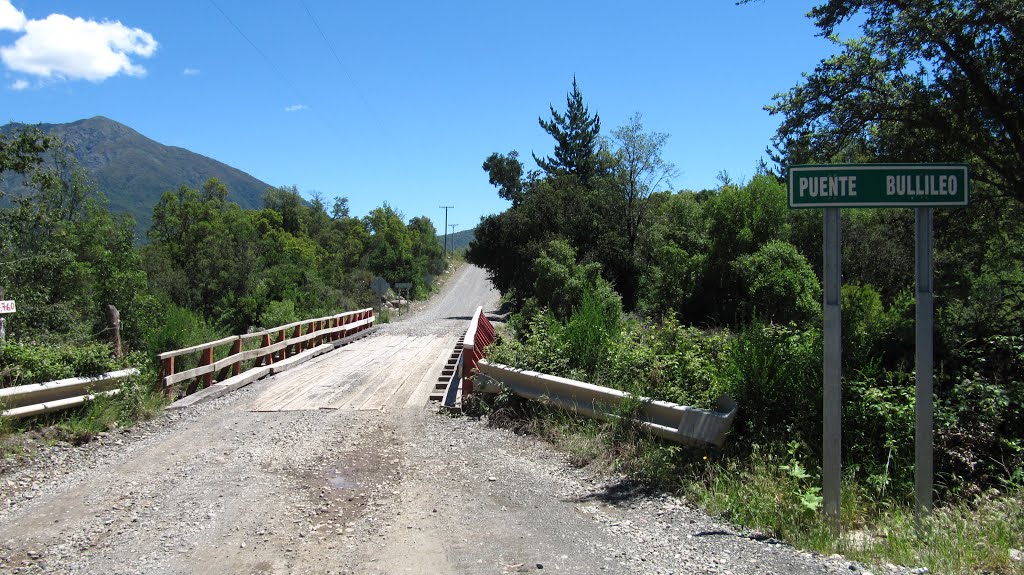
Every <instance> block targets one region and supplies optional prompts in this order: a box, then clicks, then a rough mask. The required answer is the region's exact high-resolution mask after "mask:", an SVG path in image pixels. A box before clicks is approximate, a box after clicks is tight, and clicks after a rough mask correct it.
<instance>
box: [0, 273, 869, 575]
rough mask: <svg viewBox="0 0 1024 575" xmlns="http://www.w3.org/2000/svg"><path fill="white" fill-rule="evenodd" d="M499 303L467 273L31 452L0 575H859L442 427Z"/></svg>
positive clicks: (509, 444) (458, 424)
mask: <svg viewBox="0 0 1024 575" xmlns="http://www.w3.org/2000/svg"><path fill="white" fill-rule="evenodd" d="M496 303H497V294H496V293H495V292H494V291H493V290H491V289H490V286H489V284H488V283H487V282H486V278H485V277H484V275H483V273H482V271H481V270H479V269H477V268H473V267H469V266H467V267H465V268H464V269H462V270H460V272H459V273H458V275H457V276H456V277H453V278H452V279H451V280H450V281H449V283H448V284H447V285H446V287H445V289H444V291H443V293H442V294H441V295H440V296H438V297H436V298H435V301H433V302H431V303H430V304H429V305H428V306H427V307H426V308H425V309H423V310H422V311H421V312H419V313H417V314H414V315H412V316H407V317H405V318H403V319H401V320H400V321H396V322H394V323H390V324H386V325H385V326H383V327H382V328H381V329H380V330H379V331H378V332H377V333H376V334H374V335H373V336H371V337H368V338H366V339H365V340H362V341H361V342H358V343H359V345H360V346H361V347H357V346H356V344H353V346H350V347H347V348H342V349H341V350H338V351H335V352H332V353H329V354H327V355H324V356H322V357H321V358H318V359H317V360H314V361H311V362H309V363H308V364H306V365H304V366H302V367H299V368H296V369H295V370H292V371H290V372H286V373H284V374H281V375H278V376H274V377H272V378H268V379H265V380H262V381H259V382H256V383H254V384H253V385H251V386H249V387H247V388H244V389H241V390H239V391H237V392H235V393H233V394H230V395H228V396H225V397H222V398H220V399H218V400H215V401H213V402H210V403H206V404H202V405H198V406H195V407H192V408H189V409H187V410H184V411H181V412H176V413H166V414H164V415H163V416H161V417H159V418H157V419H156V420H154V421H152V422H148V423H145V424H142V425H140V426H139V427H137V428H135V429H132V430H128V431H120V432H114V433H111V434H109V435H108V436H106V437H103V438H101V439H100V440H99V441H96V442H93V443H92V444H89V445H88V446H85V447H83V448H72V447H70V446H62V445H57V446H52V447H43V448H41V449H40V451H39V455H38V456H37V457H35V458H34V459H33V460H32V461H31V462H30V463H29V464H27V465H21V466H18V467H16V468H13V469H8V470H6V471H3V472H2V474H0V572H3V573H124V574H128V573H139V574H142V573H145V574H171V573H174V574H178V573H181V574H185V573H254V574H255V573H260V574H272V573H273V574H277V573H333V574H340V573H358V574H363V573H423V574H434V573H464V574H491V573H522V572H533V571H557V572H563V573H735V574H740V573H758V574H766V573H778V574H782V573H855V572H858V571H859V569H860V568H859V566H856V565H851V564H849V563H848V562H846V561H844V560H842V559H841V558H839V557H833V558H822V557H814V556H811V555H808V554H804V553H800V552H797V551H794V550H793V549H792V548H790V547H788V546H785V545H781V544H778V543H775V542H771V541H754V540H752V539H749V538H746V537H742V536H739V535H736V534H735V533H734V531H733V530H732V529H731V528H729V527H727V526H723V525H720V524H718V523H716V522H715V521H713V520H711V519H709V518H707V517H706V516H704V515H703V514H701V513H699V512H696V511H694V510H692V509H690V508H688V507H687V506H686V505H684V504H683V502H681V501H679V500H677V499H675V498H672V497H668V496H664V495H650V494H637V493H634V492H631V491H630V490H628V489H625V490H624V489H623V488H622V487H623V485H624V484H623V483H621V482H619V481H618V480H617V479H616V478H608V477H601V476H596V475H594V474H592V473H591V472H590V471H588V470H585V469H582V470H581V469H574V468H572V467H570V466H568V465H567V464H566V462H565V458H564V457H563V456H562V455H561V454H559V453H557V452H554V451H553V450H551V449H549V448H548V447H546V446H545V445H544V444H541V443H538V442H536V441H534V440H532V439H530V438H524V437H518V436H515V435H512V434H510V433H508V432H506V431H502V430H495V429H490V428H487V427H486V426H485V425H484V424H482V423H481V422H479V421H474V420H470V419H467V418H450V417H447V416H440V415H437V414H435V412H434V410H433V409H432V408H430V407H429V406H428V405H426V401H425V397H426V396H425V394H423V388H422V385H423V384H424V383H425V382H428V383H429V381H430V380H431V378H433V379H436V374H437V372H436V371H434V372H431V371H430V370H432V369H434V368H435V366H436V365H438V364H437V360H438V359H439V357H444V356H445V355H447V354H448V352H449V351H450V349H451V347H452V345H453V344H454V342H455V339H456V338H457V336H458V334H459V332H460V331H464V330H465V328H466V324H467V320H468V316H469V315H470V314H471V313H472V311H473V310H474V309H475V308H476V306H478V305H481V304H482V305H484V306H485V309H493V308H494V307H495V305H496ZM403 343H404V344H405V345H403ZM409 344H415V345H414V347H416V350H417V351H416V352H415V353H413V352H410V351H409V347H410V345H409ZM435 351H436V352H437V354H438V356H437V357H431V356H432V355H433V354H434V352H435ZM401 353H404V354H405V355H402V356H401V359H396V358H399V355H398V354H401ZM354 366H363V367H362V368H357V367H354ZM359 372H362V373H359ZM314 376H315V377H314ZM346 385H347V386H348V387H347V388H346V387H344V386H346ZM343 388H344V389H343Z"/></svg>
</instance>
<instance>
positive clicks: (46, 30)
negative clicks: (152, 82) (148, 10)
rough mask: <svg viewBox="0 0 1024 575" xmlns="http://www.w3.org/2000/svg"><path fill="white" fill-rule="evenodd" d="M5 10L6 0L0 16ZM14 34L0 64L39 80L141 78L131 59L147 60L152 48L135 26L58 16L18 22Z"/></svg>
mask: <svg viewBox="0 0 1024 575" xmlns="http://www.w3.org/2000/svg"><path fill="white" fill-rule="evenodd" d="M11 10H13V6H11V5H10V2H9V0H0V17H3V18H8V17H10V14H9V13H8V12H10V11H11ZM14 12H16V13H17V14H21V13H20V12H17V10H14ZM22 19H24V16H23V15H22ZM0 22H6V20H0ZM11 22H14V23H15V24H16V23H17V22H16V20H15V19H12V20H11ZM18 31H22V32H24V34H22V36H21V37H20V38H18V39H17V40H15V42H14V44H12V45H10V46H4V47H2V48H0V60H2V61H3V63H4V64H5V65H6V66H7V67H8V68H10V69H11V70H14V71H16V72H22V73H25V74H29V75H32V76H39V77H42V78H63V79H72V80H78V79H83V80H90V81H93V82H100V81H103V80H106V79H107V78H110V77H112V76H116V75H117V74H121V73H124V74H127V75H129V76H143V75H145V73H146V70H145V68H143V67H142V66H140V65H138V64H136V63H134V62H132V59H131V57H132V56H139V57H142V58H148V57H150V56H152V55H153V53H154V52H155V51H156V48H157V42H156V40H155V39H153V36H152V35H151V34H150V33H149V32H146V31H145V30H142V29H140V28H128V27H127V26H125V25H123V24H121V23H120V22H107V21H104V22H97V21H95V20H84V19H82V18H71V17H68V16H65V15H63V14H50V15H49V16H47V17H46V18H44V19H42V20H24V22H23V24H22V26H21V28H19V29H18Z"/></svg>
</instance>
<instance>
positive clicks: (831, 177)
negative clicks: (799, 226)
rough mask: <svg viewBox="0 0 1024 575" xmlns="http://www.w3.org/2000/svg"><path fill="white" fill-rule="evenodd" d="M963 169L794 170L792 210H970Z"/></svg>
mask: <svg viewBox="0 0 1024 575" xmlns="http://www.w3.org/2000/svg"><path fill="white" fill-rule="evenodd" d="M967 188H968V178H967V166H966V165H964V164H834V165H820V166H810V165H805V166H790V168H789V207H791V208H929V207H943V206H966V205H967V199H968V193H967Z"/></svg>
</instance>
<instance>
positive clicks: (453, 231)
mask: <svg viewBox="0 0 1024 575" xmlns="http://www.w3.org/2000/svg"><path fill="white" fill-rule="evenodd" d="M458 226H459V224H451V225H449V226H448V227H449V228H451V229H452V236H454V235H455V228H457V227H458ZM452 243H453V244H454V243H455V238H454V237H453V238H452ZM452 253H455V246H452Z"/></svg>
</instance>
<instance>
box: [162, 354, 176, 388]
mask: <svg viewBox="0 0 1024 575" xmlns="http://www.w3.org/2000/svg"><path fill="white" fill-rule="evenodd" d="M171 375H174V356H173V355H172V356H170V357H167V358H164V361H163V366H162V367H161V368H160V381H165V380H166V379H167V377H168V376H171ZM164 393H166V394H167V396H168V397H170V396H171V395H173V394H174V386H171V385H165V386H164Z"/></svg>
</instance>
